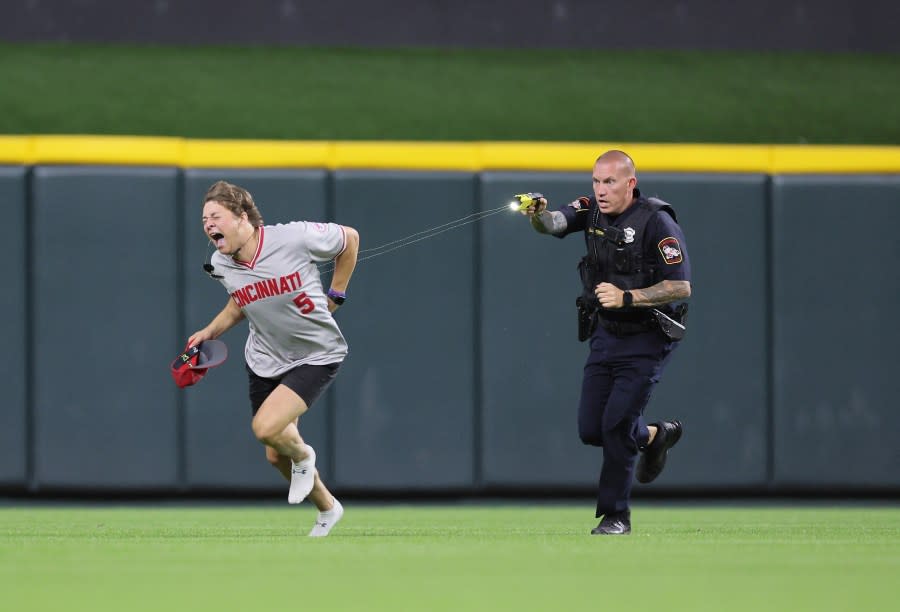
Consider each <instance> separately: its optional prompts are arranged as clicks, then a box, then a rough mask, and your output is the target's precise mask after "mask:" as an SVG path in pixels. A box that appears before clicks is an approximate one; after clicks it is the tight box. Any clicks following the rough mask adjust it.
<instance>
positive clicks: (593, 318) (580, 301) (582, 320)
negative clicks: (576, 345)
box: [575, 295, 597, 342]
mask: <svg viewBox="0 0 900 612" xmlns="http://www.w3.org/2000/svg"><path fill="white" fill-rule="evenodd" d="M575 307H576V308H577V309H578V341H579V342H584V341H585V340H587V339H588V338H590V337H591V336H592V335H593V334H594V330H595V329H597V311H596V310H595V309H593V308H591V306H590V304H589V303H588V302H587V300H585V299H584V297H583V296H580V295H579V296H578V298H576V300H575Z"/></svg>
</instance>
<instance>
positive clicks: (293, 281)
mask: <svg viewBox="0 0 900 612" xmlns="http://www.w3.org/2000/svg"><path fill="white" fill-rule="evenodd" d="M302 285H303V282H302V281H301V280H300V272H293V273H291V274H288V275H287V276H281V277H279V278H267V279H264V280H260V281H256V282H255V283H250V284H249V285H244V286H243V287H241V288H240V289H238V290H237V291H235V292H234V293H232V294H231V297H232V298H234V301H235V302H236V303H237V305H238V306H240V307H241V308H243V307H244V306H246V305H247V304H252V303H253V302H255V301H257V300H262V299H265V298H269V297H275V296H278V295H281V294H283V293H290V292H291V291H297V290H298V289H299V288H300V287H301V286H302Z"/></svg>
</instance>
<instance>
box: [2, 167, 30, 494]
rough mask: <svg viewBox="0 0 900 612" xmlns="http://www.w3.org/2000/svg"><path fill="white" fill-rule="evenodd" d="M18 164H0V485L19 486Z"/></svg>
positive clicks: (22, 351)
mask: <svg viewBox="0 0 900 612" xmlns="http://www.w3.org/2000/svg"><path fill="white" fill-rule="evenodd" d="M26 172H27V169H26V168H24V167H3V166H0V207H2V211H3V217H4V219H5V220H6V223H7V226H8V227H10V228H15V231H12V232H9V233H8V236H7V237H6V250H7V253H8V255H9V257H10V260H11V261H12V262H13V265H11V266H7V268H6V271H5V272H4V275H3V276H4V286H3V291H2V292H0V336H2V337H3V339H4V344H5V347H6V350H4V351H2V353H0V388H2V389H3V409H2V410H0V486H4V487H6V486H9V487H20V486H24V485H25V480H26V476H27V475H26V469H27V463H26V459H27V454H26V453H27V448H26V443H27V437H26V436H27V421H26V413H25V410H26V406H25V401H26V399H25V398H26V393H25V385H26V381H25V372H26V365H27V360H26V355H28V351H27V347H26V342H27V340H26V338H25V329H26V279H25V275H26V272H27V270H28V268H29V263H28V259H27V251H26V246H25V241H26V238H27V233H26V231H25V228H26V224H25V206H26V202H25V178H26Z"/></svg>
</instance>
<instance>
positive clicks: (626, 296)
mask: <svg viewBox="0 0 900 612" xmlns="http://www.w3.org/2000/svg"><path fill="white" fill-rule="evenodd" d="M632 303H634V296H633V295H631V291H623V292H622V308H628V307H629V306H631V304H632Z"/></svg>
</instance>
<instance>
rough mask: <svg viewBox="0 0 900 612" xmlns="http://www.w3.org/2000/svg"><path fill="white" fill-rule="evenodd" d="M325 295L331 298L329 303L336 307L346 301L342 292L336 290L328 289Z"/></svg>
mask: <svg viewBox="0 0 900 612" xmlns="http://www.w3.org/2000/svg"><path fill="white" fill-rule="evenodd" d="M327 295H328V297H330V298H331V301H332V302H334V303H335V304H337V305H338V306H340V305H341V304H343V303H344V302H345V301H347V294H346V293H344V292H342V291H337V290H336V289H329V290H328V294H327Z"/></svg>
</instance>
